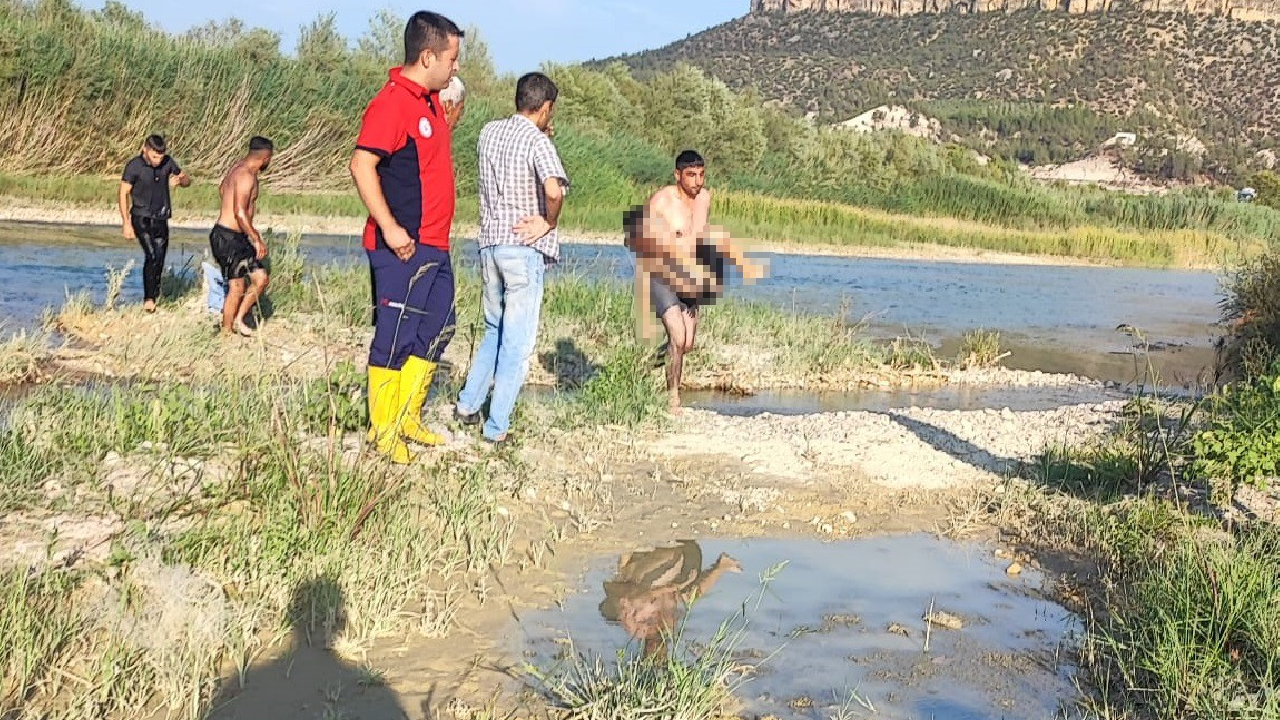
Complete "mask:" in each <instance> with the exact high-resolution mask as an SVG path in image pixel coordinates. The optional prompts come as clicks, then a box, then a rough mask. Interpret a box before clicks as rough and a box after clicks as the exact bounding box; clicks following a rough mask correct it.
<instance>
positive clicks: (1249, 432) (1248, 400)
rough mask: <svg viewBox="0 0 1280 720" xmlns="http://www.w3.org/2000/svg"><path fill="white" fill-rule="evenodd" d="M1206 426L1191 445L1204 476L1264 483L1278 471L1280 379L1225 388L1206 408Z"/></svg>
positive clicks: (1235, 482) (1196, 463)
mask: <svg viewBox="0 0 1280 720" xmlns="http://www.w3.org/2000/svg"><path fill="white" fill-rule="evenodd" d="M1207 410H1208V424H1207V426H1206V427H1205V428H1204V429H1203V430H1201V431H1200V432H1198V433H1196V436H1195V438H1194V440H1193V441H1192V443H1193V447H1194V450H1195V456H1196V460H1195V469H1196V471H1197V472H1198V474H1200V475H1201V476H1202V477H1208V478H1212V479H1217V480H1225V481H1228V482H1229V483H1230V486H1231V487H1234V486H1235V485H1237V484H1239V483H1255V484H1259V485H1265V483H1266V482H1267V481H1268V480H1269V479H1271V478H1274V477H1276V475H1277V474H1278V472H1280V375H1269V376H1266V377H1262V378H1258V379H1257V380H1254V381H1250V382H1245V383H1240V384H1236V385H1232V386H1228V387H1227V388H1225V389H1224V390H1222V392H1220V393H1219V394H1218V395H1216V396H1214V397H1213V398H1212V399H1211V400H1210V402H1209V403H1208V405H1207Z"/></svg>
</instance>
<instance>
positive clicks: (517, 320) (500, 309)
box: [458, 245, 546, 440]
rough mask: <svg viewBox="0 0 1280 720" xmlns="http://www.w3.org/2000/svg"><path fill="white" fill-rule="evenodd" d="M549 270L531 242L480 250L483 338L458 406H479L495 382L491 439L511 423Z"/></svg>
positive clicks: (487, 431)
mask: <svg viewBox="0 0 1280 720" xmlns="http://www.w3.org/2000/svg"><path fill="white" fill-rule="evenodd" d="M545 273H546V266H545V264H544V261H543V256H542V253H540V252H538V251H537V250H534V249H533V248H531V247H525V246H522V245H495V246H493V247H487V248H484V249H482V250H481V251H480V279H481V281H482V282H483V283H484V339H483V340H481V341H480V347H479V349H477V350H476V356H475V358H473V359H472V361H471V371H470V372H469V373H467V384H466V386H464V387H463V388H462V394H461V395H459V396H458V410H459V411H460V412H462V413H464V414H467V415H471V414H473V413H476V412H479V411H480V406H481V405H483V404H484V400H485V397H486V396H488V394H489V386H490V383H492V385H493V399H492V401H490V403H489V418H488V420H486V421H485V424H484V436H485V437H486V438H488V439H490V440H497V439H499V438H500V437H501V436H502V435H504V434H506V432H507V429H508V428H510V427H511V413H512V412H513V411H514V410H515V407H516V396H517V395H519V394H520V386H521V385H523V384H524V379H525V376H526V375H527V374H528V372H529V361H530V360H531V359H532V358H533V347H534V345H535V343H536V342H537V340H538V316H539V314H540V312H541V310H542V284H543V278H544V276H545Z"/></svg>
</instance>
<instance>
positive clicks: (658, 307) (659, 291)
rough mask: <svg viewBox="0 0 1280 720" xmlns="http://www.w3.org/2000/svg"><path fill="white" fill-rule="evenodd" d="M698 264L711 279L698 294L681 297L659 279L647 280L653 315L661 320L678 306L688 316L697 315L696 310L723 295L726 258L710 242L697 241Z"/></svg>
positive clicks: (701, 239) (700, 239)
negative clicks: (708, 273)
mask: <svg viewBox="0 0 1280 720" xmlns="http://www.w3.org/2000/svg"><path fill="white" fill-rule="evenodd" d="M696 254H697V258H698V264H699V265H701V266H702V267H704V268H706V269H707V270H708V271H709V272H710V274H711V276H712V278H714V281H713V284H712V285H710V286H707V287H705V288H703V289H702V290H701V291H700V292H698V293H696V294H693V295H687V294H685V295H682V294H680V293H677V292H676V291H675V290H673V289H672V288H671V286H670V285H668V284H667V283H666V282H664V281H663V280H661V279H660V278H657V277H653V278H650V280H649V302H650V304H651V305H652V306H653V311H654V313H656V314H657V316H658V317H659V318H661V317H662V316H663V315H664V314H665V313H666V312H667V310H670V309H671V308H673V307H677V306H679V307H680V308H681V309H682V310H684V311H686V312H688V313H689V314H690V315H694V314H696V313H697V311H698V308H699V307H701V306H703V305H710V304H711V303H712V302H714V301H715V299H716V298H718V297H720V296H721V295H722V294H724V283H725V273H726V271H727V265H728V258H727V257H725V256H724V255H723V254H722V253H721V252H720V251H719V250H717V249H716V248H715V246H714V245H712V244H711V243H710V242H707V241H706V240H705V239H703V238H699V239H698V247H697V250H696Z"/></svg>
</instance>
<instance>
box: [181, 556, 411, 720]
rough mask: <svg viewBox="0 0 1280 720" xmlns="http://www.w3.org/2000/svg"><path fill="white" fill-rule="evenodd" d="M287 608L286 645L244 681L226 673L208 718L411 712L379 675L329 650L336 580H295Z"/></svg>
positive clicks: (339, 614)
mask: <svg viewBox="0 0 1280 720" xmlns="http://www.w3.org/2000/svg"><path fill="white" fill-rule="evenodd" d="M289 611H290V620H291V622H292V623H293V632H292V637H291V638H290V643H289V647H288V648H287V649H286V650H285V651H284V652H283V653H281V654H280V656H279V657H278V658H276V659H275V660H273V661H271V662H269V663H266V664H264V665H259V666H255V667H253V668H251V669H250V670H249V671H248V672H247V673H246V674H245V677H244V684H243V686H242V685H241V682H240V679H239V677H238V676H237V675H234V674H233V675H232V676H231V677H228V678H224V679H223V681H222V684H221V688H220V691H219V692H218V693H217V695H216V696H215V697H214V699H213V700H212V701H211V703H210V706H209V708H210V710H209V713H208V715H207V717H208V718H210V720H249V719H250V718H252V719H253V720H260V719H261V718H279V719H280V720H303V719H304V718H305V719H306V720H312V719H314V718H360V719H361V720H402V719H403V718H408V717H409V715H408V714H407V713H406V712H405V710H404V708H403V707H402V706H401V704H400V701H399V699H398V698H397V697H396V694H395V693H394V692H392V691H391V690H389V689H388V688H386V687H385V686H384V685H383V684H382V683H381V680H380V678H378V677H376V676H374V675H372V674H371V673H370V672H368V671H366V670H365V669H363V668H361V667H359V666H357V665H355V664H353V663H350V662H347V661H345V660H342V659H340V658H339V657H338V656H337V655H335V654H334V653H333V651H332V649H331V645H332V643H333V641H334V639H336V638H337V637H338V636H339V635H340V634H341V633H342V630H343V627H344V624H345V608H344V602H343V592H342V588H341V587H340V586H339V585H338V583H337V582H336V581H335V580H333V579H332V578H328V577H319V578H316V579H313V580H310V581H308V582H305V583H302V584H301V585H299V586H298V588H297V589H296V590H295V591H294V594H293V600H292V602H291V606H290V608H289Z"/></svg>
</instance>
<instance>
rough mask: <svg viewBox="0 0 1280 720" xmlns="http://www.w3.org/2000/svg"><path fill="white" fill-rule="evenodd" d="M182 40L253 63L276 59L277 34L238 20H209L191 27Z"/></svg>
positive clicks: (277, 48) (278, 40) (278, 38)
mask: <svg viewBox="0 0 1280 720" xmlns="http://www.w3.org/2000/svg"><path fill="white" fill-rule="evenodd" d="M182 37H183V38H184V39H186V40H189V41H191V42H194V43H197V44H200V45H204V46H206V47H217V48H227V49H229V50H233V51H235V52H236V53H238V54H240V55H243V56H244V58H245V59H246V60H249V61H251V62H255V63H259V62H266V61H268V60H275V59H278V58H279V57H280V35H278V34H277V33H274V32H271V31H270V30H267V29H265V28H246V27H245V24H244V22H243V21H241V20H240V19H239V18H231V19H229V20H224V21H221V22H218V21H214V20H210V21H208V22H206V23H204V24H203V25H197V26H195V27H193V28H191V29H190V30H188V31H187V32H185V33H183V35H182Z"/></svg>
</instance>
